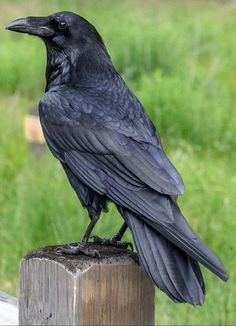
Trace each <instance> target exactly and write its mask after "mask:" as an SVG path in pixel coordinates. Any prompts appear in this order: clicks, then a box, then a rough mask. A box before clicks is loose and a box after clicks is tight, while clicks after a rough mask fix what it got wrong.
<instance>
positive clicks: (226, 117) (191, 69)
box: [0, 0, 236, 325]
mask: <svg viewBox="0 0 236 326" xmlns="http://www.w3.org/2000/svg"><path fill="white" fill-rule="evenodd" d="M0 9H1V10H0V18H1V22H2V30H1V31H0V35H1V43H0V116H1V119H0V185H1V186H0V246H1V252H0V289H1V290H3V291H6V292H10V293H12V294H16V291H17V283H18V264H19V259H20V258H21V257H22V256H23V255H25V254H26V252H27V251H29V250H31V249H32V248H35V247H39V246H44V245H49V244H55V243H67V242H73V241H74V242H75V241H77V240H79V239H80V238H81V236H82V234H83V232H84V230H85V228H86V225H87V223H88V218H87V215H86V212H85V211H83V210H82V209H81V206H80V204H79V202H78V200H77V198H76V195H75V194H74V193H73V191H72V189H71V188H70V186H69V183H68V182H67V180H66V177H65V176H64V173H63V171H62V169H61V167H60V165H59V163H58V162H57V161H56V160H55V159H54V158H53V157H52V156H51V154H50V153H48V152H47V153H46V154H45V155H44V156H43V157H42V158H40V159H39V158H37V157H36V158H35V157H34V156H33V155H32V154H31V153H30V151H29V147H28V144H27V143H26V141H25V139H24V133H23V119H24V116H25V114H26V113H27V111H28V109H29V108H30V107H32V106H36V105H37V103H38V101H39V98H40V96H41V95H42V93H43V91H44V85H45V81H44V70H45V62H46V55H45V49H44V46H43V44H42V42H40V41H39V40H38V39H35V38H33V37H29V36H25V35H19V34H14V33H10V32H5V31H4V25H5V24H6V23H7V22H9V21H11V20H12V19H14V18H18V17H24V16H29V15H47V14H51V13H53V12H56V11H60V10H70V11H75V12H77V13H79V14H81V15H82V16H85V17H86V18H87V19H88V20H90V21H91V22H92V23H93V24H94V25H95V26H96V27H97V29H98V31H99V32H100V33H101V34H102V36H103V38H104V40H105V43H106V45H107V47H108V50H109V52H110V54H111V57H112V59H113V62H114V64H115V66H116V67H117V69H118V71H119V72H120V73H121V74H122V76H123V77H124V78H125V80H126V81H127V83H128V85H129V86H130V87H131V88H132V90H133V91H134V92H135V93H136V94H137V95H138V97H139V98H140V100H141V101H142V103H143V104H144V106H145V108H146V110H147V112H148V114H149V115H150V117H151V118H152V120H153V121H154V123H155V125H156V127H157V128H158V130H159V133H160V134H161V137H162V139H163V143H164V146H165V149H166V152H167V153H168V156H169V157H170V158H171V160H172V161H173V162H174V164H175V165H176V167H177V168H178V170H179V171H180V173H181V174H182V176H183V178H184V180H185V184H186V194H185V196H183V197H181V198H180V205H181V208H182V210H183V212H184V214H185V216H186V217H187V219H188V221H189V222H190V224H191V226H192V227H193V228H194V229H195V230H196V231H197V232H198V233H199V234H200V235H201V237H202V238H203V239H204V240H205V241H206V242H207V243H208V244H209V246H210V247H211V248H212V249H214V250H215V251H216V252H217V253H218V254H219V256H220V257H221V258H222V260H223V261H224V262H225V264H226V266H227V268H228V270H229V274H230V280H229V282H228V283H227V284H224V283H223V282H221V281H220V280H218V279H216V277H215V276H213V275H212V274H211V273H209V272H208V271H206V270H205V269H204V275H205V276H206V284H207V291H208V295H207V297H206V303H205V305H204V306H203V307H198V308H192V307H190V306H187V305H175V304H173V303H171V302H170V301H169V299H168V298H166V296H165V295H163V294H162V293H160V292H157V309H156V310H157V323H158V324H160V325H230V324H231V325H232V324H235V322H236V311H235V304H236V299H235V298H236V255H235V250H236V244H235V236H236V218H235V215H236V201H235V197H236V174H235V150H236V137H235V130H236V112H235V103H236V92H235V88H236V78H235V77H236V76H235V70H236V42H235V40H236V5H235V2H233V1H201V0H199V1H194V0H189V1H187V0H186V1H184V0H181V1H174V0H172V1H171V0H168V1H167V0H165V1H164V0H162V1H151V0H146V1H141V0H135V1H134V0H121V1H117V2H115V1H108V0H107V1H105V0H100V1H98V0H94V1H92V0H90V1H82V0H81V1H75V0H67V1H63V0H61V1H60V0H57V1H56V0H51V1H39V0H31V1H27V0H22V1H21V0H18V1H17V0H11V2H9V1H5V0H1V2H0ZM121 223H122V220H121V218H120V217H119V215H118V214H117V212H116V210H115V208H114V207H113V206H112V205H111V206H110V212H109V213H108V214H104V215H103V216H102V217H101V222H100V223H98V225H97V226H96V232H97V233H98V234H99V235H104V236H108V235H112V234H113V233H115V231H116V230H117V229H118V227H119V226H120V225H121ZM126 237H127V238H130V234H127V235H126Z"/></svg>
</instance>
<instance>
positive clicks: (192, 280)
mask: <svg viewBox="0 0 236 326" xmlns="http://www.w3.org/2000/svg"><path fill="white" fill-rule="evenodd" d="M120 211H121V213H122V215H123V217H124V219H125V220H126V221H127V223H128V225H129V227H130V229H131V231H132V234H133V238H134V241H135V244H136V247H137V250H138V254H139V257H140V261H141V263H142V265H143V267H144V269H145V270H146V272H147V273H148V274H149V276H150V277H151V278H152V280H153V281H154V283H155V284H156V285H157V286H158V287H159V288H160V289H161V290H162V291H163V292H165V293H166V294H167V295H168V296H169V297H170V298H171V299H172V300H173V301H175V302H186V303H190V304H192V305H194V306H195V305H202V304H203V303H204V294H205V286H204V280H203V277H202V274H201V271H200V268H199V265H198V263H197V262H196V261H195V260H194V259H192V258H191V257H190V256H188V255H187V254H186V253H185V252H183V251H182V250H181V249H179V248H178V247H177V246H175V245H174V244H172V243H171V242H170V241H169V240H167V239H166V238H164V237H163V236H162V235H161V234H160V233H159V232H157V231H156V230H154V229H153V228H152V227H150V226H149V225H148V224H146V223H145V222H143V221H142V220H141V219H139V218H137V216H136V215H135V214H133V213H131V212H130V211H128V210H125V209H123V208H120Z"/></svg>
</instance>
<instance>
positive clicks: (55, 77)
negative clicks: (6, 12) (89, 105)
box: [6, 11, 113, 89]
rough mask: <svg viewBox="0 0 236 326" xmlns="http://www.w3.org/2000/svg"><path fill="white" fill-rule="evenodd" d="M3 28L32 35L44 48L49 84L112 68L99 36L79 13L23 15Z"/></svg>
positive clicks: (80, 77) (91, 75) (76, 80)
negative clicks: (41, 41) (43, 15)
mask: <svg viewBox="0 0 236 326" xmlns="http://www.w3.org/2000/svg"><path fill="white" fill-rule="evenodd" d="M6 29H8V30H11V31H14V32H20V33H27V34H30V35H36V36H38V37H40V38H41V39H42V40H43V41H44V43H45V44H46V48H47V54H48V55H47V69H46V79H47V86H46V89H48V88H49V87H50V86H54V85H58V84H61V83H65V82H67V81H71V80H72V81H75V82H78V79H80V80H84V79H85V78H84V76H86V80H87V79H88V78H89V76H90V78H91V79H94V74H97V72H98V70H99V71H100V75H101V73H104V74H105V73H106V72H107V71H108V70H109V69H110V70H113V65H112V63H111V61H110V57H109V55H108V53H107V50H106V48H105V45H104V43H103V40H102V38H101V36H100V35H99V33H98V32H97V30H96V29H95V27H94V26H93V25H92V24H90V23H89V22H88V21H87V20H86V19H84V18H83V17H81V16H79V15H76V14H74V13H72V12H68V11H63V12H59V13H55V14H52V15H50V16H47V17H27V18H20V19H16V20H14V21H12V22H11V23H10V24H8V25H7V26H6Z"/></svg>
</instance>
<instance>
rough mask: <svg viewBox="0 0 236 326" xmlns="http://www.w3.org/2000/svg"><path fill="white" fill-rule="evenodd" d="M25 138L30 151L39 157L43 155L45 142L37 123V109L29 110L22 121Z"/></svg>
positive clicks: (39, 125) (38, 122)
mask: <svg viewBox="0 0 236 326" xmlns="http://www.w3.org/2000/svg"><path fill="white" fill-rule="evenodd" d="M24 131H25V138H26V140H27V141H28V142H29V145H30V151H31V152H32V153H33V154H34V155H36V157H41V156H42V155H43V154H44V153H45V149H46V142H45V138H44V135H43V130H42V127H41V124H40V121H39V114H38V108H31V109H30V110H29V113H28V114H27V115H26V116H25V119H24Z"/></svg>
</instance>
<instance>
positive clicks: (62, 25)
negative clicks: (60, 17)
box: [58, 22, 67, 30]
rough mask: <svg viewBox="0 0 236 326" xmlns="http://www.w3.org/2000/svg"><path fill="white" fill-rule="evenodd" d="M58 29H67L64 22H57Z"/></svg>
mask: <svg viewBox="0 0 236 326" xmlns="http://www.w3.org/2000/svg"><path fill="white" fill-rule="evenodd" d="M58 28H59V29H61V30H63V29H66V28H67V23H66V22H59V23H58Z"/></svg>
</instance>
